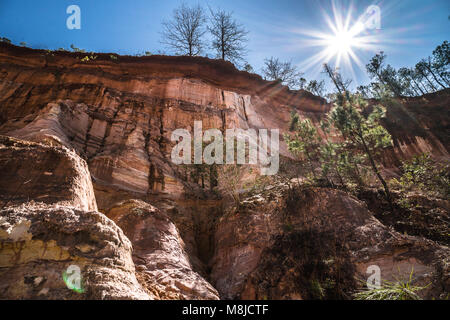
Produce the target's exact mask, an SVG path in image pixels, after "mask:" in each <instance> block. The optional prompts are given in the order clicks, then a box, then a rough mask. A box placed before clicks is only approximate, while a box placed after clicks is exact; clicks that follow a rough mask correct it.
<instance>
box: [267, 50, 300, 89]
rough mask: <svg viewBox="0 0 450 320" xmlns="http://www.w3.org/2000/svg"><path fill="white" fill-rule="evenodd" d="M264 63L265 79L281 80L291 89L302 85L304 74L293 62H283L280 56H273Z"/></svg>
mask: <svg viewBox="0 0 450 320" xmlns="http://www.w3.org/2000/svg"><path fill="white" fill-rule="evenodd" d="M264 65H265V67H264V68H263V69H262V73H263V75H264V78H265V79H267V80H272V81H279V82H281V83H282V84H284V85H287V86H288V87H289V88H291V89H294V88H297V87H299V86H300V85H301V79H302V78H301V77H302V75H303V74H302V73H301V72H299V71H298V70H297V67H296V66H294V65H292V63H291V62H281V61H280V60H279V59H278V58H274V57H271V58H270V59H265V60H264Z"/></svg>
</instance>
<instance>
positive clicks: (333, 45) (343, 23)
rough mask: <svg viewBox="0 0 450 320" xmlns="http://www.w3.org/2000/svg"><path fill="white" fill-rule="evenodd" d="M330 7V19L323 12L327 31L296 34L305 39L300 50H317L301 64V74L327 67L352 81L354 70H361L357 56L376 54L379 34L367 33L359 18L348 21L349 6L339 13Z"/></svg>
mask: <svg viewBox="0 0 450 320" xmlns="http://www.w3.org/2000/svg"><path fill="white" fill-rule="evenodd" d="M334 4H335V2H334V1H332V9H333V15H332V16H329V15H328V14H327V13H326V12H323V18H324V22H325V24H324V26H325V27H326V29H328V30H320V31H319V30H302V31H298V32H299V33H301V34H303V35H304V36H306V37H307V38H304V39H303V41H302V44H301V45H302V46H306V47H318V48H320V50H319V51H318V52H317V53H315V54H314V55H312V56H310V57H309V58H308V59H306V60H304V61H303V63H302V64H301V67H302V68H303V70H311V69H315V70H317V68H318V69H319V70H320V68H321V66H322V65H323V64H324V63H331V64H333V66H334V67H335V68H339V69H341V70H343V69H345V70H346V71H347V72H348V73H349V75H351V76H353V77H354V76H355V70H354V67H356V68H359V69H360V70H364V69H365V64H364V63H363V62H362V59H361V58H360V55H361V53H366V52H370V51H373V52H375V51H376V50H380V38H379V34H378V33H376V32H367V28H366V27H365V21H364V16H363V15H362V16H360V17H358V18H356V19H353V18H352V11H353V8H352V6H350V7H349V8H348V9H347V10H342V9H338V8H336V6H335V5H334Z"/></svg>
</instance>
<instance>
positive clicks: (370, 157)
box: [359, 134, 393, 209]
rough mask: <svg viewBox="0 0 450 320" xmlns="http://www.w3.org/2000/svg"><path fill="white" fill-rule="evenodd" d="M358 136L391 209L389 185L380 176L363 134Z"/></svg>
mask: <svg viewBox="0 0 450 320" xmlns="http://www.w3.org/2000/svg"><path fill="white" fill-rule="evenodd" d="M359 138H360V139H361V141H362V144H363V147H364V151H365V152H366V154H367V157H368V158H369V161H370V165H371V166H372V169H373V171H374V172H375V174H376V176H377V178H378V180H380V182H381V184H382V185H383V188H384V193H385V194H386V200H387V201H388V202H389V206H390V207H391V209H393V205H392V196H391V192H390V191H389V187H388V185H387V183H386V181H385V180H384V178H383V177H382V176H381V174H380V172H379V171H378V168H377V165H376V164H375V161H374V160H373V157H372V154H371V152H370V150H369V147H367V144H366V140H364V137H363V135H362V134H360V135H359Z"/></svg>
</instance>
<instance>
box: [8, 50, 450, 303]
mask: <svg viewBox="0 0 450 320" xmlns="http://www.w3.org/2000/svg"><path fill="white" fill-rule="evenodd" d="M84 55H85V54H82V53H70V52H50V51H45V50H32V49H28V48H20V47H15V46H12V45H8V44H5V43H0V134H1V135H5V136H10V137H15V138H18V139H21V140H20V142H17V143H18V144H20V145H26V144H27V143H30V145H29V146H28V147H27V148H28V149H27V148H25V147H21V148H14V147H11V144H12V142H8V143H6V142H5V143H4V145H5V147H3V148H0V157H1V158H0V164H1V165H2V166H3V167H4V168H5V169H4V171H3V172H2V176H1V178H0V188H1V189H0V190H1V194H0V200H1V201H2V202H1V203H0V204H2V205H3V206H4V208H3V211H2V212H1V213H2V216H4V217H6V218H5V219H7V220H5V222H4V230H12V229H11V228H13V227H11V226H13V225H14V224H16V223H18V222H17V221H21V219H19V218H17V219H16V216H17V217H18V216H19V215H24V217H23V219H25V220H26V221H30V223H31V227H32V228H34V229H36V230H40V229H39V228H41V226H42V225H43V224H42V222H41V221H40V220H39V219H40V218H36V217H38V216H42V217H48V216H49V215H50V216H52V218H51V219H50V218H49V219H50V221H52V219H55V217H54V215H58V214H60V211H58V210H63V211H64V210H65V211H64V212H63V213H62V214H63V216H64V215H67V217H68V218H67V219H69V218H70V219H69V220H71V219H72V220H76V219H81V218H80V217H78V218H77V216H80V215H85V216H83V219H87V220H82V221H88V220H89V219H91V220H92V221H93V223H94V224H95V225H101V226H102V227H101V228H100V231H101V234H100V235H98V234H97V232H99V231H98V230H97V229H95V230H94V231H95V233H94V236H93V237H98V238H100V239H104V238H105V239H110V238H111V237H113V238H114V239H115V240H108V241H112V242H114V243H115V244H116V245H118V247H120V248H121V249H117V248H116V249H114V250H112V252H114V254H112V253H111V256H110V257H108V258H109V259H112V260H114V261H115V262H114V263H113V265H112V267H116V266H115V263H118V264H119V265H120V266H125V267H120V268H119V269H120V270H121V271H120V272H121V273H120V275H119V276H118V278H117V279H112V280H111V282H110V283H113V282H114V281H118V282H119V283H121V281H122V282H124V283H126V284H127V285H128V286H129V288H130V289H129V290H130V295H129V296H127V295H125V294H123V292H119V293H117V294H115V295H114V294H112V296H108V295H107V294H106V293H105V292H106V291H105V290H107V288H108V286H106V287H105V288H106V289H105V290H103V291H101V292H103V293H101V294H98V295H94V296H93V297H95V298H133V299H135V298H136V299H138V298H156V299H158V298H162V299H174V298H176V299H190V298H196V299H217V298H227V299H238V298H258V299H264V298H290V299H298V298H311V296H309V294H310V291H308V290H306V289H305V286H308V285H309V284H305V283H302V282H300V283H293V282H292V281H293V280H292V279H297V278H298V277H297V278H296V276H295V273H296V272H299V270H301V269H296V266H295V264H294V265H290V262H288V263H285V262H282V261H279V259H281V258H280V257H279V256H278V255H277V254H278V253H277V252H278V251H280V250H281V248H282V247H283V244H284V243H285V242H286V241H287V243H288V244H289V241H291V240H292V239H293V240H295V239H294V238H295V237H297V236H301V235H302V232H303V233H304V232H306V231H305V230H306V229H303V227H304V224H305V221H303V220H301V219H300V218H302V217H304V216H307V215H308V214H311V218H310V220H307V223H308V225H310V226H315V225H316V224H319V226H316V227H314V228H308V229H307V231H308V232H311V234H316V235H317V234H319V235H326V234H327V233H329V232H331V233H332V234H335V233H342V234H345V235H347V238H348V239H346V240H345V243H344V244H343V246H344V247H346V249H345V250H344V251H345V257H346V260H345V261H343V263H344V262H345V263H346V264H347V266H348V270H349V271H348V274H346V275H347V276H349V277H350V276H352V277H353V276H354V275H358V276H360V277H362V276H363V274H364V271H365V270H364V268H365V267H366V265H367V264H370V263H374V261H378V263H379V264H381V265H384V266H386V268H387V271H386V274H387V275H388V277H391V276H392V274H393V270H394V269H395V268H397V267H400V268H402V270H405V272H406V271H408V270H410V268H411V267H416V268H417V269H418V270H419V271H418V272H419V276H420V277H421V279H422V280H423V281H428V280H430V279H432V278H433V277H437V278H439V279H438V280H433V281H434V282H433V283H434V284H433V290H434V292H437V294H439V293H440V292H442V291H445V290H448V285H449V283H448V282H449V277H448V269H445V270H444V271H443V270H442V268H443V267H442V264H439V265H437V264H436V261H443V260H444V258H445V257H448V249H447V248H445V247H442V246H439V245H437V244H434V243H431V242H428V241H426V240H423V239H416V238H413V237H406V236H402V235H400V234H398V233H396V232H394V231H392V230H389V229H388V228H387V227H385V226H384V225H382V224H381V223H380V222H379V221H378V220H376V219H375V218H374V217H373V215H372V213H371V212H370V211H368V209H367V208H366V207H364V204H363V203H361V202H360V201H357V200H355V199H353V198H351V197H350V196H348V195H345V194H344V193H337V192H336V191H335V190H328V189H324V190H316V193H317V194H314V193H312V194H309V196H308V197H306V198H307V199H306V200H304V201H303V202H302V201H299V202H298V203H297V206H298V209H297V211H295V212H293V213H292V212H291V214H292V215H293V217H292V216H291V217H287V216H286V212H287V211H286V210H285V209H286V208H285V207H284V204H283V203H284V202H285V200H286V190H285V189H283V187H281V189H279V190H278V191H277V192H275V193H274V195H269V196H267V195H264V194H263V195H260V196H258V197H257V200H255V199H247V202H250V203H251V204H249V206H248V208H247V209H242V210H240V211H227V210H225V209H223V207H224V206H225V204H224V203H223V201H222V200H221V199H219V198H218V197H215V196H214V193H208V190H205V188H202V187H201V185H199V184H198V183H197V182H196V181H193V180H192V179H189V178H187V177H186V172H185V168H183V167H181V166H177V165H174V164H173V163H172V162H171V161H170V152H171V149H172V147H173V145H174V142H173V141H171V139H170V138H171V133H172V132H173V131H174V130H175V129H178V128H184V129H188V130H189V131H192V130H193V125H194V121H195V120H201V121H202V123H203V129H204V130H206V129H209V128H218V129H220V130H225V129H227V128H242V129H248V128H254V129H260V128H264V129H272V128H277V129H280V130H281V133H280V136H282V134H283V132H285V131H286V130H288V126H289V119H290V113H291V111H292V110H293V109H295V110H297V112H299V113H300V115H301V116H302V117H307V118H310V119H312V121H313V123H315V124H317V125H318V123H319V120H320V119H321V117H323V116H324V115H325V113H326V112H327V111H328V110H329V109H330V108H331V106H330V105H329V104H327V103H326V101H325V100H323V99H321V98H319V97H315V96H313V95H311V94H310V93H308V92H305V91H289V90H288V89H287V88H286V87H284V86H281V85H280V84H278V83H275V82H268V81H264V80H262V79H261V78H260V77H259V76H257V75H252V74H248V73H246V72H241V71H238V70H236V69H235V68H234V67H233V65H232V64H230V63H228V62H224V61H218V60H211V59H207V58H200V57H168V56H150V57H129V56H127V57H125V56H119V57H118V59H112V58H111V57H110V55H109V54H98V55H97V59H95V60H92V61H89V62H82V61H81V59H82V58H83V57H84ZM449 97H450V92H449V91H448V90H447V91H443V92H439V93H436V94H432V95H427V96H424V97H421V98H410V99H403V100H399V101H398V104H397V105H395V106H393V107H390V108H388V112H387V116H388V117H387V120H386V122H385V126H386V127H387V129H388V130H389V131H390V133H391V134H392V136H393V138H394V148H393V149H392V150H390V151H389V152H387V153H386V154H385V165H386V168H388V169H389V168H390V167H394V168H395V166H396V165H398V163H399V159H402V158H408V157H410V156H411V155H413V154H416V153H419V152H423V151H429V152H431V153H432V154H433V155H434V156H435V157H444V158H448V150H449V141H450V139H449V136H448V135H449V132H450V130H449V122H448V119H449V114H448V110H449V108H448V106H449V103H448V102H449V99H450V98H449ZM4 139H6V140H5V141H9V140H7V139H8V138H4ZM13 141H14V140H13ZM18 141H19V140H18ZM27 141H32V142H27ZM33 142H37V143H39V144H35V143H33ZM22 149H26V150H25V151H24V152H22V151H21V150H22ZM30 150H31V151H30ZM46 150H50V151H46ZM57 150H65V151H64V152H62V153H61V152H58V151H57ZM280 151H281V154H282V155H283V156H289V154H288V153H287V150H286V146H285V145H284V143H281V146H280ZM48 154H50V156H48ZM61 154H62V156H61ZM72 155H73V156H72ZM71 157H72V158H71ZM37 158H38V159H37ZM75 158H76V160H73V159H75ZM71 161H72V162H71ZM73 161H75V162H73ZM30 174H31V175H32V176H36V178H35V179H33V180H32V182H30V183H31V184H30V183H25V182H27V180H28V179H26V177H27V175H30ZM67 177H68V178H69V180H67V179H66V178H67ZM89 178H90V179H89ZM277 188H278V187H277ZM206 189H208V188H206ZM269 194H270V192H269ZM31 200H32V201H36V202H37V203H38V207H35V206H36V205H35V204H34V203H30V201H31ZM255 201H256V202H255ZM336 203H338V204H339V206H338V207H337V209H339V210H337V209H336V210H334V211H333V208H336V207H335V206H334V205H335V204H336ZM48 205H51V206H56V205H58V207H57V208H60V209H52V208H47V207H45V206H48ZM20 206H22V207H23V206H24V208H25V209H23V208H22V209H17V208H20ZM39 206H44V207H45V208H41V207H39ZM5 208H6V209H5ZM61 208H62V209H61ZM305 208H306V209H305ZM308 208H309V209H308ZM30 210H31V211H33V210H35V212H37V213H38V214H37V215H35V216H36V217H34V216H33V217H34V218H30V217H31V213H28V211H30ZM67 210H69V212H67ZM97 210H98V211H100V212H97ZM305 210H306V211H305ZM44 211H45V212H44ZM224 213H226V214H224ZM324 215H325V216H327V217H328V218H327V219H326V220H323V219H322V218H323V216H324ZM91 216H92V217H91ZM89 217H91V218H89ZM107 217H109V218H111V220H110V219H108V218H107ZM355 217H356V218H355ZM36 219H37V220H36ZM43 219H44V218H43ZM16 220H17V221H16ZM2 221H3V220H2ZM89 221H90V220H89ZM338 222H339V223H341V222H342V223H343V225H342V228H345V230H344V231H345V232H343V231H342V230H341V229H339V228H337V226H338V225H339V224H338ZM103 225H106V227H104V226H103ZM33 226H36V227H33ZM56 228H57V229H58V228H61V230H62V231H60V232H59V231H58V232H59V233H63V234H67V231H65V229H64V228H63V226H61V225H60V224H58V225H57V227H56ZM80 228H88V225H87V222H83V224H81V226H80ZM105 228H106V229H105ZM116 228H117V229H116ZM286 228H287V229H289V230H288V231H289V232H287V231H286V230H285V229H286ZM34 229H33V230H34ZM110 229H111V230H112V231H111V230H110ZM0 230H1V229H0ZM58 230H59V229H58ZM119 230H120V231H119ZM122 230H123V231H122ZM280 230H285V232H280ZM82 231H83V232H85V233H87V234H89V233H90V232H91V233H92V232H94V231H91V230H90V229H89V228H88V230H84V229H83V230H82ZM294 231H295V232H296V233H295V232H294ZM5 232H6V231H5ZM58 232H57V233H56V234H57V238H55V239H53V238H52V239H53V240H54V241H56V242H52V244H51V245H52V246H53V247H55V246H56V247H58V250H63V249H64V250H66V249H65V247H64V248H63V249H59V245H60V244H59V242H58V239H61V237H62V236H60V235H58V234H59V233H58ZM71 232H72V231H71ZM111 232H113V233H114V236H112V235H110V233H111ZM69 233H70V232H69ZM27 235H28V233H27ZM355 235H359V236H360V237H356V238H355ZM52 236H53V233H52ZM55 237H56V236H55ZM108 237H109V238H108ZM115 237H116V238H117V239H116V238H115ZM292 237H294V238H292ZM50 238H51V237H50ZM127 238H129V240H131V243H132V245H133V249H134V251H133V254H131V244H130V245H129V243H130V242H129V241H128V239H127ZM319 238H320V237H319ZM325 239H326V241H334V242H335V241H336V239H334V238H329V237H328V238H327V237H325ZM0 240H1V241H2V243H3V241H6V242H8V243H9V242H13V239H10V238H9V235H5V236H4V237H3V238H2V239H0ZM19 240H20V241H30V240H33V241H34V240H36V241H41V239H40V238H39V236H37V235H36V236H35V235H33V233H32V232H31V234H29V239H28V238H27V239H19ZM297 240H298V241H300V240H301V239H297ZM60 241H62V240H60ZM64 241H65V240H64ZM64 241H62V242H63V243H66V242H64ZM70 241H72V242H70ZM70 241H69V248H71V246H75V248H76V243H75V242H73V241H78V240H77V239H76V238H71V240H70ZM80 241H81V240H80ZM105 241H106V240H105ZM127 241H128V242H127ZM324 241H325V240H324ZM327 243H328V242H327ZM15 245H18V244H12V246H15ZM39 245H41V243H40V242H39ZM339 245H341V244H339ZM25 246H28V243H27V242H25ZM83 248H84V247H83ZM86 248H88V247H86ZM86 248H84V249H86ZM84 249H73V248H72V249H70V250H69V253H70V252H71V250H73V252H74V254H72V255H71V256H75V257H76V256H77V255H83V259H84V260H83V261H85V262H86V261H87V262H86V265H87V264H88V263H89V261H91V260H89V259H91V258H92V257H94V258H95V257H96V254H97V253H96V252H97V250H100V249H99V247H95V246H94V247H93V248H91V247H89V248H88V249H89V250H88V252H83V250H84ZM36 250H40V249H36ZM76 250H81V253H80V251H76ZM86 250H87V249H86ZM446 250H447V251H446ZM4 252H6V251H2V253H1V254H0V257H3V259H5V261H8V262H7V263H8V264H7V265H6V262H5V265H6V267H7V268H8V270H16V269H17V270H19V271H14V272H15V273H14V274H15V277H16V278H15V279H16V282H17V283H20V281H22V282H23V281H24V280H23V279H25V278H24V277H25V273H27V272H32V271H30V270H32V267H30V263H34V264H35V265H36V268H37V269H36V270H37V271H36V272H38V273H39V272H40V271H39V270H41V269H40V268H41V266H38V263H37V262H35V261H34V260H30V261H31V262H30V261H28V260H27V261H25V262H23V261H22V260H20V259H19V260H18V262H14V261H13V260H11V259H12V258H11V253H10V252H9V251H8V252H9V253H4ZM64 252H65V251H64ZM91 252H92V254H91ZM2 254H4V255H3V256H2ZM90 254H91V255H92V256H89V255H90ZM296 254H297V253H296V252H295V251H293V252H290V251H289V252H287V256H288V257H291V258H292V257H294V258H295V257H296V256H295V255H296ZM313 255H314V252H312V253H310V257H312V256H313ZM330 257H332V255H331V253H329V254H328V255H327V257H324V259H328V260H329V259H330ZM94 258H92V259H94ZM77 259H78V258H77ZM86 259H87V260H86ZM78 260H79V259H78ZM78 260H77V261H78ZM117 261H119V262H117ZM121 261H122V262H121ZM123 261H125V262H123ZM54 263H56V262H54ZM331 263H332V262H331ZM271 266H272V267H271ZM109 267H111V266H109ZM14 268H16V269H14ZM21 268H22V269H21ZM99 268H103V267H99ZM270 268H272V269H270ZM439 268H440V269H439ZM135 269H136V270H137V271H136V270H135ZM23 270H25V271H23ZM277 270H278V271H277ZM0 272H1V271H0ZM8 272H9V271H8ZM11 272H12V271H11ZM439 272H440V273H439ZM442 274H444V275H442ZM3 276H5V273H4V274H3ZM3 276H2V275H0V277H3ZM21 277H23V279H22V278H21ZM33 277H34V278H32V279H31V280H29V283H30V286H31V287H30V288H27V289H23V290H22V291H17V292H15V291H11V290H13V289H11V288H13V287H12V285H10V286H8V287H5V288H3V289H2V288H0V295H1V294H2V292H3V296H5V297H20V294H23V297H35V296H36V295H38V294H39V292H41V290H42V289H43V288H44V287H39V285H41V281H42V280H40V281H38V282H39V283H38V284H37V285H36V286H37V287H38V289H39V290H38V289H33V287H32V286H33V283H35V282H36V280H35V278H36V277H38V275H37V274H36V275H34V276H33ZM53 277H54V278H52V279H53V280H54V281H57V279H56V277H57V276H55V275H53ZM445 277H446V278H445ZM269 278H270V279H272V280H271V281H272V282H270V281H268V279H269ZM124 279H125V280H124ZM443 279H444V280H443ZM27 281H28V280H27ZM99 281H100V280H99ZM349 281H350V280H349ZM430 281H431V280H430ZM94 282H95V281H94ZM100 282H101V281H100ZM137 282H139V283H137ZM23 283H25V282H23ZM36 283H37V282H36ZM62 285H63V284H61V282H58V285H55V286H56V287H57V288H58V290H60V289H61V287H58V286H62ZM351 286H353V283H350V282H349V288H350V287H351ZM439 286H440V287H439ZM119 287H121V288H125V289H123V290H125V291H126V286H125V285H122V284H121V286H119ZM1 290H3V291H1ZM8 290H9V291H8ZM33 290H34V291H33ZM123 290H122V291H123ZM439 290H440V291H439ZM24 292H27V293H26V294H25V293H24ZM30 292H31V293H30ZM46 292H47V293H48V290H47V291H45V290H44V293H46ZM58 292H59V291H58ZM94 292H97V291H94ZM343 292H344V291H343ZM52 297H56V298H58V297H63V296H60V295H58V294H55V295H54V296H52ZM64 297H65V296H64ZM70 297H72V296H70Z"/></svg>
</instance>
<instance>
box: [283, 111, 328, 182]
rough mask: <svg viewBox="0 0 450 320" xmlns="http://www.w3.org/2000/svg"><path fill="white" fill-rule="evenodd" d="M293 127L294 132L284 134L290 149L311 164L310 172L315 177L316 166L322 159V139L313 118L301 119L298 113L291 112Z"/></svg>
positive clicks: (297, 156)
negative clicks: (320, 149)
mask: <svg viewBox="0 0 450 320" xmlns="http://www.w3.org/2000/svg"><path fill="white" fill-rule="evenodd" d="M291 128H292V129H293V130H292V131H293V132H292V133H291V134H285V135H284V140H285V142H286V144H287V146H288V150H289V151H290V152H291V153H292V154H293V155H294V156H295V157H296V158H297V159H298V160H301V161H304V163H306V164H307V165H308V166H309V169H310V173H311V174H312V176H313V177H314V178H315V177H316V173H315V166H316V165H317V164H318V161H319V159H320V156H319V152H318V151H319V148H320V144H321V140H322V139H321V137H320V136H319V134H318V132H317V129H316V127H315V126H314V125H313V124H312V122H311V120H309V119H305V120H300V119H299V116H298V114H296V113H291Z"/></svg>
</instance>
